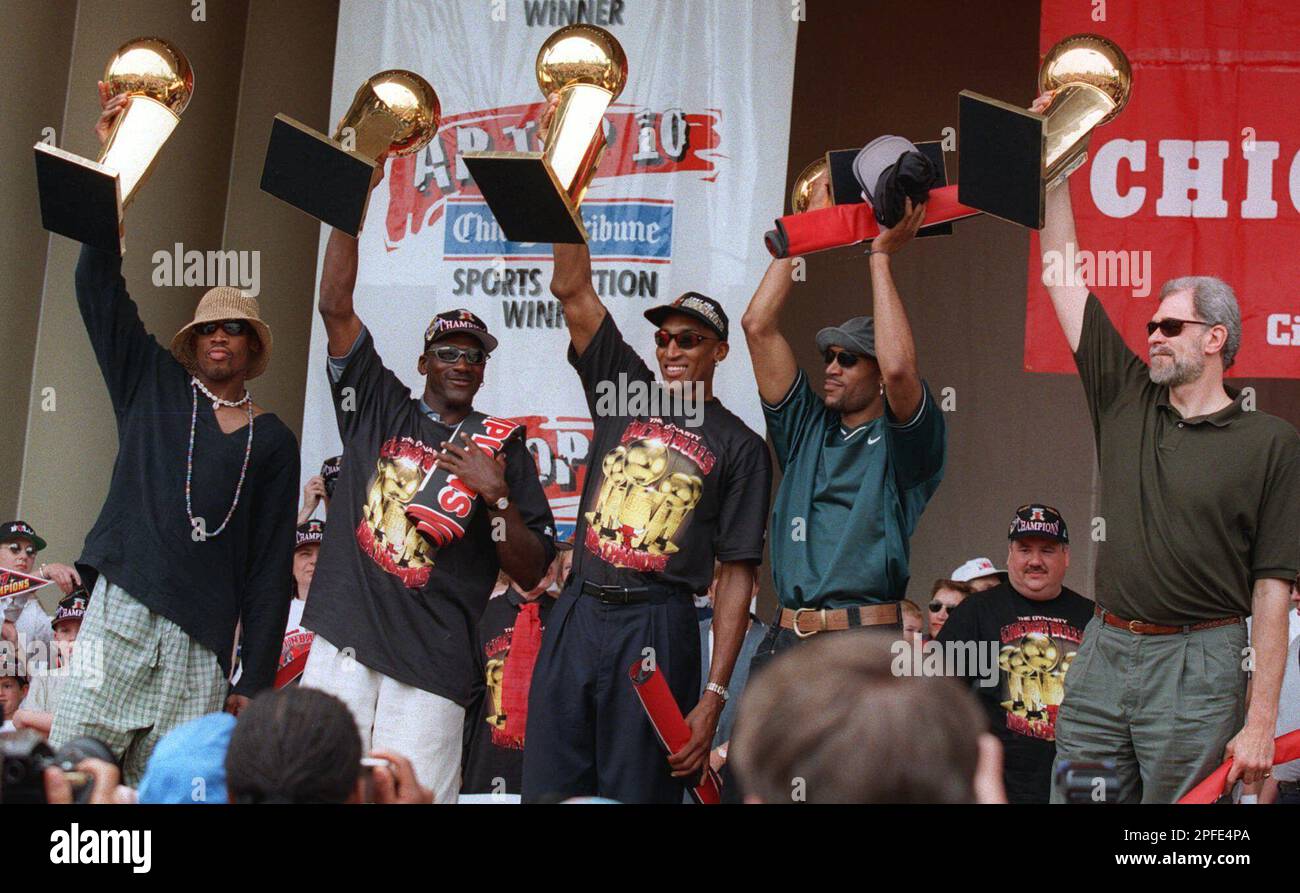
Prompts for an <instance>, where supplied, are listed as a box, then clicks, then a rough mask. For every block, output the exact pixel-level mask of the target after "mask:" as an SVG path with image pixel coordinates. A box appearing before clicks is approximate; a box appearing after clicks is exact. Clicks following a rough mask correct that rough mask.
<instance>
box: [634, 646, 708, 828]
mask: <svg viewBox="0 0 1300 893" xmlns="http://www.w3.org/2000/svg"><path fill="white" fill-rule="evenodd" d="M627 675H628V676H629V677H630V678H631V680H632V688H633V689H634V690H635V691H636V696H637V697H638V698H639V699H640V700H641V706H642V707H644V708H645V713H646V716H648V717H649V718H650V725H651V726H653V727H654V730H655V734H656V735H658V736H659V743H660V744H662V745H663V746H664V750H665V751H667V752H668V753H670V754H673V753H677V751H679V750H681V749H682V748H683V747H685V746H686V745H687V743H688V742H689V741H690V740H691V729H690V726H688V725H686V719H685V717H683V716H682V710H681V708H680V707H678V706H677V700H676V699H675V698H674V697H673V693H672V692H671V691H669V689H668V683H667V682H666V681H665V680H664V677H663V674H662V673H660V672H659V668H658V667H655V668H654V669H653V670H646V668H645V667H644V665H643V663H642V661H637V662H636V663H634V664H632V666H631V667H629V668H628V671H627ZM689 790H690V793H691V798H692V799H693V800H694V801H695V802H696V803H700V804H704V805H711V804H714V803H721V802H722V779H720V778H718V773H716V772H714V771H713V769H712V767H710V768H709V769H708V770H706V772H705V774H704V780H703V781H702V782H701V783H700V784H697V785H692V786H691V787H690V788H689Z"/></svg>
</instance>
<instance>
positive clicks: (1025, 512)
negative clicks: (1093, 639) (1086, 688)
mask: <svg viewBox="0 0 1300 893" xmlns="http://www.w3.org/2000/svg"><path fill="white" fill-rule="evenodd" d="M1007 538H1008V539H1009V540H1010V545H1009V546H1008V547H1007V577H1008V580H1007V582H1005V583H999V584H998V585H997V586H994V587H993V588H992V589H988V590H985V591H984V592H981V593H980V594H979V595H977V596H975V597H973V598H968V599H966V600H965V601H963V602H962V603H961V604H960V605H958V606H957V607H956V608H954V609H953V611H952V613H951V614H950V615H949V617H948V621H947V622H946V623H944V625H943V629H941V630H940V631H939V635H938V636H936V637H935V638H936V641H937V642H938V643H939V644H940V645H946V644H947V643H950V642H961V643H973V644H974V646H975V647H976V649H983V654H984V655H986V656H987V658H988V659H987V661H986V662H985V663H984V669H985V670H989V671H991V672H990V674H989V675H988V676H983V675H981V670H980V664H981V661H979V660H970V659H969V656H970V655H969V652H968V653H967V657H968V659H967V660H964V661H960V662H958V663H957V664H956V667H955V668H952V672H956V671H957V670H958V669H962V670H964V671H965V672H964V673H962V675H963V676H964V677H965V678H967V679H969V680H970V681H971V683H972V685H973V687H974V691H975V693H976V694H977V695H979V698H980V701H981V702H983V704H984V707H985V708H986V710H987V712H988V715H989V718H990V720H991V725H992V727H993V734H994V735H996V736H997V737H998V739H999V740H1000V741H1001V742H1002V752H1003V775H1004V780H1005V782H1006V789H1007V800H1008V801H1009V802H1011V803H1046V802H1047V801H1048V797H1049V795H1050V794H1051V786H1052V760H1053V759H1054V758H1055V756H1056V714H1057V711H1058V710H1059V709H1060V706H1061V700H1062V699H1063V698H1064V696H1065V676H1066V672H1067V671H1068V670H1069V669H1070V664H1071V662H1072V661H1073V660H1074V657H1075V654H1076V653H1077V652H1078V650H1079V643H1080V642H1082V641H1083V628H1084V627H1085V626H1087V625H1088V620H1089V618H1091V617H1092V602H1091V601H1089V600H1088V599H1086V598H1084V597H1083V596H1082V595H1079V593H1077V592H1075V591H1074V590H1072V589H1067V588H1066V587H1065V586H1064V585H1062V581H1063V580H1064V579H1065V571H1066V568H1068V567H1069V566H1070V533H1069V530H1068V529H1067V528H1066V526H1065V519H1064V518H1062V517H1061V515H1060V513H1059V512H1057V510H1056V509H1054V508H1052V507H1051V506H1050V505H1043V504H1042V503H1031V504H1029V505H1022V506H1021V507H1020V508H1018V509H1016V514H1015V517H1013V518H1012V519H1011V528H1010V530H1009V531H1008V533H1007ZM979 653H980V652H979V651H978V650H977V651H976V654H979ZM994 655H996V663H995V662H994V660H993V656H994ZM995 667H996V669H994V668H995Z"/></svg>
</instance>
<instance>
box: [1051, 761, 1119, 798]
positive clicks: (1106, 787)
mask: <svg viewBox="0 0 1300 893" xmlns="http://www.w3.org/2000/svg"><path fill="white" fill-rule="evenodd" d="M1055 783H1056V789H1057V790H1058V791H1060V792H1061V794H1062V795H1063V796H1064V797H1065V802H1066V803H1117V802H1119V772H1118V771H1117V770H1116V768H1115V761H1114V760H1101V761H1099V762H1095V763H1089V762H1082V761H1078V760H1062V761H1061V763H1060V764H1059V765H1058V766H1057V767H1056V778H1055Z"/></svg>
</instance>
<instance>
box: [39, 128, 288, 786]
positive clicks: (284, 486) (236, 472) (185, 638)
mask: <svg viewBox="0 0 1300 893" xmlns="http://www.w3.org/2000/svg"><path fill="white" fill-rule="evenodd" d="M120 112H121V105H120V104H113V103H107V104H105V108H104V113H103V115H102V116H101V118H100V121H99V125H98V126H97V127H96V131H97V132H98V133H99V135H100V138H101V140H102V139H103V138H104V136H105V135H106V133H107V132H108V128H109V126H111V124H112V120H113V118H114V117H116V115H118V114H120ZM121 266H122V261H121V258H119V257H118V256H117V255H115V254H113V253H108V252H103V251H97V250H95V249H92V248H89V247H85V248H83V249H82V253H81V260H80V262H79V263H78V265H77V278H76V289H77V304H78V307H79V309H80V310H81V316H82V319H83V320H84V321H85V324H86V331H87V333H88V334H89V335H90V343H91V347H92V348H93V349H94V352H95V359H96V360H97V361H98V363H99V368H100V371H101V373H102V374H103V376H104V381H105V383H106V384H107V385H108V394H109V398H110V399H111V401H112V404H113V413H114V415H115V416H116V419H117V431H118V455H117V461H116V462H115V463H114V466H113V476H112V481H111V483H110V484H109V492H108V498H107V499H106V500H105V502H104V507H103V509H102V510H101V511H100V514H99V518H98V520H97V521H96V522H95V525H94V527H93V528H92V529H91V531H90V533H89V535H87V537H86V544H85V548H84V550H83V551H82V562H83V563H84V564H88V565H90V566H91V567H94V568H95V569H96V570H98V571H99V579H98V581H97V582H96V584H95V590H94V593H93V595H92V597H91V599H90V605H89V608H88V610H87V612H86V617H85V620H84V623H83V628H82V632H81V638H82V639H83V640H85V642H86V644H87V645H89V646H90V647H101V646H100V645H97V644H96V643H102V648H103V657H104V673H103V678H102V679H100V678H98V677H97V676H96V677H93V678H92V677H90V676H89V675H87V676H79V677H74V678H70V679H69V680H68V685H67V689H66V690H65V691H64V692H63V694H62V695H61V698H60V702H59V710H58V713H57V715H56V716H55V720H54V726H53V728H52V729H51V730H50V740H51V743H52V744H53V745H54V746H56V747H57V746H59V745H61V744H63V743H64V742H66V741H68V740H70V739H72V738H75V737H78V736H80V735H93V736H94V737H96V738H100V739H102V740H103V741H104V742H105V743H107V744H108V745H109V746H110V747H112V748H113V750H114V752H115V753H116V754H117V756H118V758H119V759H120V760H121V763H122V769H123V776H124V779H125V781H126V783H127V784H135V783H137V782H138V781H139V780H140V777H141V775H142V774H143V771H144V766H145V763H146V762H147V760H148V758H149V754H150V752H151V751H152V750H153V747H154V744H155V743H156V742H157V741H158V740H159V739H160V738H161V737H162V736H163V735H165V734H167V732H168V731H169V730H170V729H171V728H173V727H174V726H177V725H180V724H181V723H184V722H187V721H188V720H190V719H193V718H195V717H197V716H201V715H203V714H205V713H211V712H212V711H214V710H220V709H221V708H222V707H223V706H224V707H225V709H227V710H229V711H231V712H232V713H238V711H239V709H240V708H241V707H242V706H243V705H244V704H246V703H247V701H248V698H249V696H251V695H252V694H254V693H256V692H257V691H258V690H259V689H262V688H266V687H268V686H269V685H270V684H271V682H272V680H273V679H274V678H275V669H276V662H277V660H278V658H279V654H280V644H281V640H282V638H283V634H284V624H285V619H286V616H287V614H288V610H289V604H288V600H287V599H286V598H285V597H284V581H285V580H287V579H288V578H289V575H290V573H291V572H292V563H293V532H294V510H295V507H296V502H297V500H296V496H297V494H296V488H297V485H298V442H297V439H296V438H295V437H294V435H293V433H292V432H291V431H290V430H289V428H288V427H287V426H286V425H285V424H284V422H282V421H281V420H280V419H279V418H277V417H276V416H275V415H274V414H273V413H268V412H264V411H263V409H262V408H261V407H259V406H257V405H256V404H254V403H253V401H252V397H251V395H250V394H249V392H248V390H247V389H246V388H245V383H246V382H247V381H249V380H251V379H254V378H256V377H257V376H259V375H261V374H262V373H263V372H264V371H266V367H267V364H268V363H269V362H270V359H271V346H272V342H271V330H270V329H269V328H268V327H267V325H266V323H264V322H262V320H261V318H260V317H259V312H258V305H257V301H255V300H254V299H252V298H250V297H247V296H245V295H244V294H242V293H241V292H240V291H239V290H238V289H234V288H224V287H223V288H213V289H209V290H208V291H207V293H205V294H204V295H203V299H202V300H201V301H200V302H199V306H198V310H197V311H196V312H195V315H194V319H193V320H192V321H191V322H190V323H189V324H187V325H186V326H184V327H183V328H182V329H181V330H180V331H179V332H177V333H176V336H175V337H174V338H172V340H171V345H170V348H171V349H170V351H168V350H165V349H164V348H163V347H162V346H161V345H159V344H158V342H157V340H155V339H154V338H153V337H152V336H150V335H149V334H148V333H147V332H146V331H145V329H144V325H143V324H142V323H141V321H140V317H139V314H138V313H137V311H136V306H135V304H134V303H133V302H132V301H131V299H130V297H129V296H128V294H127V291H126V283H125V281H124V280H123V278H122V273H121ZM240 623H242V626H243V631H244V633H243V634H244V650H243V674H242V676H241V678H240V680H239V683H238V685H237V686H236V687H235V688H234V690H233V691H231V690H229V685H228V683H227V679H228V678H229V673H230V667H229V662H230V655H231V652H232V650H233V649H232V645H233V640H234V633H235V627H236V625H237V624H240ZM83 647H84V646H83Z"/></svg>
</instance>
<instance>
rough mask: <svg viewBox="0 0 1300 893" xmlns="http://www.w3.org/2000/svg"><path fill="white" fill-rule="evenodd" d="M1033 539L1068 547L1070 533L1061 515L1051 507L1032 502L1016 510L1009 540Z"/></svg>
mask: <svg viewBox="0 0 1300 893" xmlns="http://www.w3.org/2000/svg"><path fill="white" fill-rule="evenodd" d="M1032 537H1039V538H1041V539H1046V540H1056V541H1057V542H1058V543H1065V544H1067V545H1068V544H1069V542H1070V532H1069V530H1067V529H1066V527H1065V519H1064V518H1062V517H1061V513H1060V512H1058V511H1057V510H1056V509H1054V508H1052V507H1051V506H1050V505H1043V504H1042V503H1038V502H1031V503H1029V504H1028V505H1022V506H1021V507H1020V508H1018V509H1016V515H1015V517H1014V518H1012V519H1011V529H1010V530H1009V531H1007V539H1009V540H1023V539H1030V538H1032Z"/></svg>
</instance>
